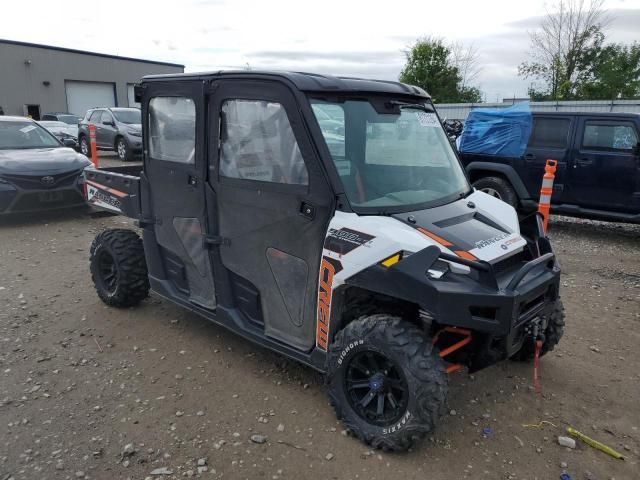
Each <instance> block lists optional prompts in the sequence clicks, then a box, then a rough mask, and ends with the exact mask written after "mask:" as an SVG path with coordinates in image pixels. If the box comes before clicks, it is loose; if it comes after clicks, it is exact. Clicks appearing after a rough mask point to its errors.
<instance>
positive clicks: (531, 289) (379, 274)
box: [346, 237, 560, 370]
mask: <svg viewBox="0 0 640 480" xmlns="http://www.w3.org/2000/svg"><path fill="white" fill-rule="evenodd" d="M533 247H534V248H535V252H536V254H535V255H530V254H528V253H527V252H522V253H521V255H522V257H516V256H514V257H511V258H508V259H507V260H509V264H508V265H507V266H506V267H504V265H501V264H497V265H490V264H489V263H487V262H478V261H469V260H465V259H462V258H460V257H456V256H453V255H447V254H444V253H442V252H441V250H440V249H439V248H438V247H436V246H431V247H427V248H425V249H423V250H421V251H419V252H417V253H413V254H411V255H410V256H408V257H406V258H404V259H403V260H401V261H400V262H398V263H396V264H395V265H393V266H391V267H390V268H385V267H382V266H379V265H377V266H373V267H370V268H368V269H366V270H364V271H362V272H360V273H358V274H356V275H354V276H353V277H351V278H349V279H347V281H346V283H347V284H349V285H353V286H357V287H360V288H363V289H366V290H369V291H373V292H378V293H381V294H383V295H386V296H388V297H391V298H396V299H401V300H405V301H407V302H410V303H412V304H416V305H417V306H418V308H419V309H420V317H421V319H422V321H423V322H424V323H425V328H426V329H427V330H429V329H431V331H432V332H433V331H437V330H438V329H440V328H442V327H446V326H453V327H459V328H464V329H468V330H470V331H472V332H473V343H472V344H471V345H470V347H469V348H468V350H469V351H470V356H469V357H468V358H467V359H466V363H467V365H468V366H469V368H470V370H477V369H479V368H483V367H484V366H487V365H490V364H491V363H495V362H496V361H498V360H501V359H504V358H507V357H511V356H513V355H514V354H515V353H516V352H518V351H519V350H520V348H521V347H522V345H523V342H524V341H525V338H526V337H527V335H526V331H527V328H529V327H530V326H531V324H532V323H536V324H538V325H539V328H542V329H544V328H545V327H546V322H547V318H548V316H549V314H550V313H551V311H552V309H553V307H554V304H555V301H556V300H557V299H558V296H559V286H560V266H559V264H558V262H557V261H556V258H555V255H554V254H553V252H552V250H551V245H550V244H549V241H548V240H547V239H546V238H544V237H540V238H537V239H536V240H535V245H534V246H533ZM525 248H530V246H527V247H525ZM525 253H527V254H528V255H530V256H534V257H535V258H533V259H531V260H529V261H527V260H528V259H529V258H530V257H527V256H526V255H525ZM442 260H445V261H448V262H452V263H457V264H462V265H464V266H467V267H469V269H470V271H469V273H468V274H464V273H453V272H451V271H449V272H447V273H446V274H444V275H443V276H442V277H440V278H438V279H433V278H429V276H428V275H427V270H429V269H430V268H431V267H432V266H433V265H434V264H435V263H436V262H437V261H442ZM518 260H521V261H518ZM505 261H506V260H505Z"/></svg>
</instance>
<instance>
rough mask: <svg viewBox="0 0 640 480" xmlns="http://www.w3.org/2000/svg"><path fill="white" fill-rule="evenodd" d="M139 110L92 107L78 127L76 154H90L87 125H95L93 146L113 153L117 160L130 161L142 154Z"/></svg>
mask: <svg viewBox="0 0 640 480" xmlns="http://www.w3.org/2000/svg"><path fill="white" fill-rule="evenodd" d="M140 122H141V118H140V109H139V108H92V109H90V110H87V113H86V114H85V116H84V118H83V119H82V120H81V121H80V123H79V124H78V142H79V143H80V151H81V152H82V153H83V154H85V155H87V156H88V155H90V151H91V147H90V143H89V125H90V124H93V125H95V126H96V146H97V147H98V148H99V149H100V150H114V151H115V152H116V153H117V154H118V158H119V159H120V160H122V161H123V162H124V161H127V160H131V159H132V158H133V156H134V155H135V154H139V153H140V152H141V151H142V126H141V125H140Z"/></svg>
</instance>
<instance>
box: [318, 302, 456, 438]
mask: <svg viewBox="0 0 640 480" xmlns="http://www.w3.org/2000/svg"><path fill="white" fill-rule="evenodd" d="M327 382H328V384H329V396H330V399H331V403H332V405H333V406H334V408H335V411H336V414H337V416H338V418H339V419H340V420H342V422H343V423H344V424H345V426H346V427H347V428H348V429H349V430H350V431H351V432H352V433H353V434H354V435H355V436H356V437H358V438H359V439H360V440H362V441H364V442H365V443H367V444H369V445H371V446H373V447H374V448H382V449H384V450H394V451H400V450H406V449H408V448H409V447H411V445H413V443H414V442H415V441H417V440H419V439H421V438H422V437H424V436H425V435H426V434H427V433H428V432H430V431H431V430H433V429H434V427H435V425H436V423H437V421H438V419H439V418H440V416H441V415H442V414H443V413H444V409H445V405H446V396H447V390H448V382H447V375H446V373H445V369H444V364H443V362H442V359H441V358H440V356H439V355H438V353H437V351H436V350H435V349H434V348H433V346H432V345H431V342H429V341H428V339H427V338H426V337H425V335H424V333H423V332H422V331H420V330H419V329H418V328H417V327H415V326H414V325H413V324H411V323H409V322H407V321H404V320H402V319H401V318H399V317H395V316H391V315H386V314H378V315H370V316H367V317H363V318H360V319H358V320H354V321H353V322H351V323H349V324H348V325H347V326H346V327H345V328H344V329H343V330H342V331H340V332H338V334H337V335H336V338H335V340H334V342H333V344H332V345H331V347H330V349H329V368H328V372H327Z"/></svg>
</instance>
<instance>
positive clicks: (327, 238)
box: [85, 71, 564, 450]
mask: <svg viewBox="0 0 640 480" xmlns="http://www.w3.org/2000/svg"><path fill="white" fill-rule="evenodd" d="M136 92H137V97H138V99H139V101H140V102H141V105H142V119H143V121H142V130H143V157H144V165H143V169H142V172H141V173H140V176H139V177H138V176H131V175H124V174H121V173H110V172H108V171H103V170H95V169H87V170H86V171H85V175H86V183H87V197H88V200H89V202H91V203H92V204H93V205H96V206H102V207H104V208H106V209H109V210H112V211H115V212H120V213H122V214H125V215H127V216H129V217H132V218H134V219H136V220H137V224H138V225H139V226H140V227H141V229H142V240H140V238H139V237H138V235H137V234H136V233H134V232H133V231H130V230H120V229H116V230H107V231H104V232H102V233H100V234H99V235H98V236H97V237H96V239H95V241H94V243H93V245H92V246H91V273H92V277H93V280H94V282H95V286H96V289H97V292H98V295H99V296H100V298H101V299H102V300H103V301H104V302H105V303H107V304H108V305H112V306H115V307H129V306H132V305H135V304H137V303H138V302H140V301H141V300H142V299H144V298H145V297H146V296H147V295H148V291H149V288H151V289H153V291H154V292H155V293H156V294H157V295H159V296H161V297H163V298H165V299H167V300H170V301H172V302H174V303H176V304H178V305H181V306H183V307H185V308H188V309H190V310H192V311H193V312H196V313H198V314H200V315H202V316H204V317H206V318H209V319H211V320H213V321H215V322H216V323H219V324H221V325H223V326H225V327H227V328H229V329H230V330H233V331H234V332H237V333H239V334H241V335H242V336H244V337H246V338H248V339H250V340H252V341H254V342H256V343H258V344H260V345H262V346H264V347H267V348H270V349H272V350H276V351H278V352H280V353H282V354H284V355H286V356H288V357H290V358H292V359H295V360H297V361H300V362H302V363H304V364H306V365H309V366H311V367H313V368H315V369H317V370H319V371H322V372H324V373H326V378H327V383H328V390H329V395H330V397H331V401H332V403H333V405H334V407H335V410H336V412H337V415H338V417H339V418H340V419H341V420H342V421H343V422H344V424H345V425H346V427H347V428H348V429H349V430H350V431H351V432H353V433H354V434H355V435H356V436H357V437H358V438H360V439H362V440H363V441H365V442H367V443H369V444H371V445H372V446H374V447H377V448H384V449H387V450H403V449H406V448H408V447H409V446H410V445H411V444H412V443H413V442H414V440H416V439H419V438H420V437H422V436H424V435H425V434H426V433H427V432H429V431H430V430H432V429H433V428H434V425H435V424H436V421H437V420H438V417H440V415H441V414H442V412H443V410H444V408H445V400H446V395H447V373H448V372H451V371H453V370H456V369H458V368H461V367H467V368H468V369H469V370H470V371H475V370H478V369H480V368H483V367H486V366H488V365H491V364H493V363H495V362H497V361H499V360H502V359H506V358H518V359H531V358H533V356H534V352H535V351H536V350H535V347H534V346H535V345H536V343H537V342H538V346H539V347H540V345H541V348H538V350H537V352H540V351H541V352H542V353H545V352H546V351H548V350H551V349H553V347H554V346H555V345H556V344H557V343H558V341H559V339H560V336H561V335H562V330H563V325H564V322H563V313H562V305H561V303H560V299H559V292H558V288H559V276H560V270H559V266H558V264H557V262H556V260H555V257H554V254H553V252H552V250H551V246H550V244H549V241H548V240H547V238H546V237H545V235H544V233H543V230H542V227H541V221H540V218H539V217H538V215H537V214H533V215H532V216H529V217H527V218H524V219H523V220H521V221H520V223H519V222H518V217H517V215H516V212H515V210H514V209H513V208H512V207H510V206H509V205H507V204H506V203H503V202H501V201H500V200H498V199H496V198H493V197H491V196H489V195H486V194H484V193H482V192H477V191H474V190H473V189H472V188H471V187H470V185H469V182H468V180H467V178H466V177H465V174H464V170H463V168H462V167H461V165H460V163H459V161H458V159H457V157H456V154H455V153H454V151H453V150H452V148H451V145H450V143H449V141H448V139H447V136H446V134H445V132H444V130H443V128H442V126H441V124H440V121H439V119H438V117H437V114H436V113H435V110H434V108H433V105H432V104H431V101H430V99H429V96H428V95H427V94H426V93H425V92H424V91H423V90H421V89H419V88H416V87H411V86H408V85H404V84H400V83H395V82H383V81H373V80H361V79H351V78H334V77H328V76H321V75H311V74H303V73H269V72H263V73H260V72H255V71H252V72H226V73H212V74H187V75H185V74H181V75H163V76H151V77H145V78H144V79H143V80H142V84H141V86H139V87H137V88H136ZM327 117H329V119H330V120H331V121H327ZM319 118H322V120H323V121H322V122H320V121H319ZM323 124H324V125H325V127H323V126H322V125H323ZM539 342H543V343H542V344H540V343H539Z"/></svg>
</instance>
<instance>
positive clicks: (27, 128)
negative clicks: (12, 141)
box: [20, 125, 36, 133]
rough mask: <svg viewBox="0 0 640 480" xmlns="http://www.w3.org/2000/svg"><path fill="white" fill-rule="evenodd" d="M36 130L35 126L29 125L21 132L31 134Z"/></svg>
mask: <svg viewBox="0 0 640 480" xmlns="http://www.w3.org/2000/svg"><path fill="white" fill-rule="evenodd" d="M35 129H36V127H35V126H33V125H27V126H26V127H22V128H21V129H20V131H21V132H22V133H29V132H30V131H31V130H35Z"/></svg>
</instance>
